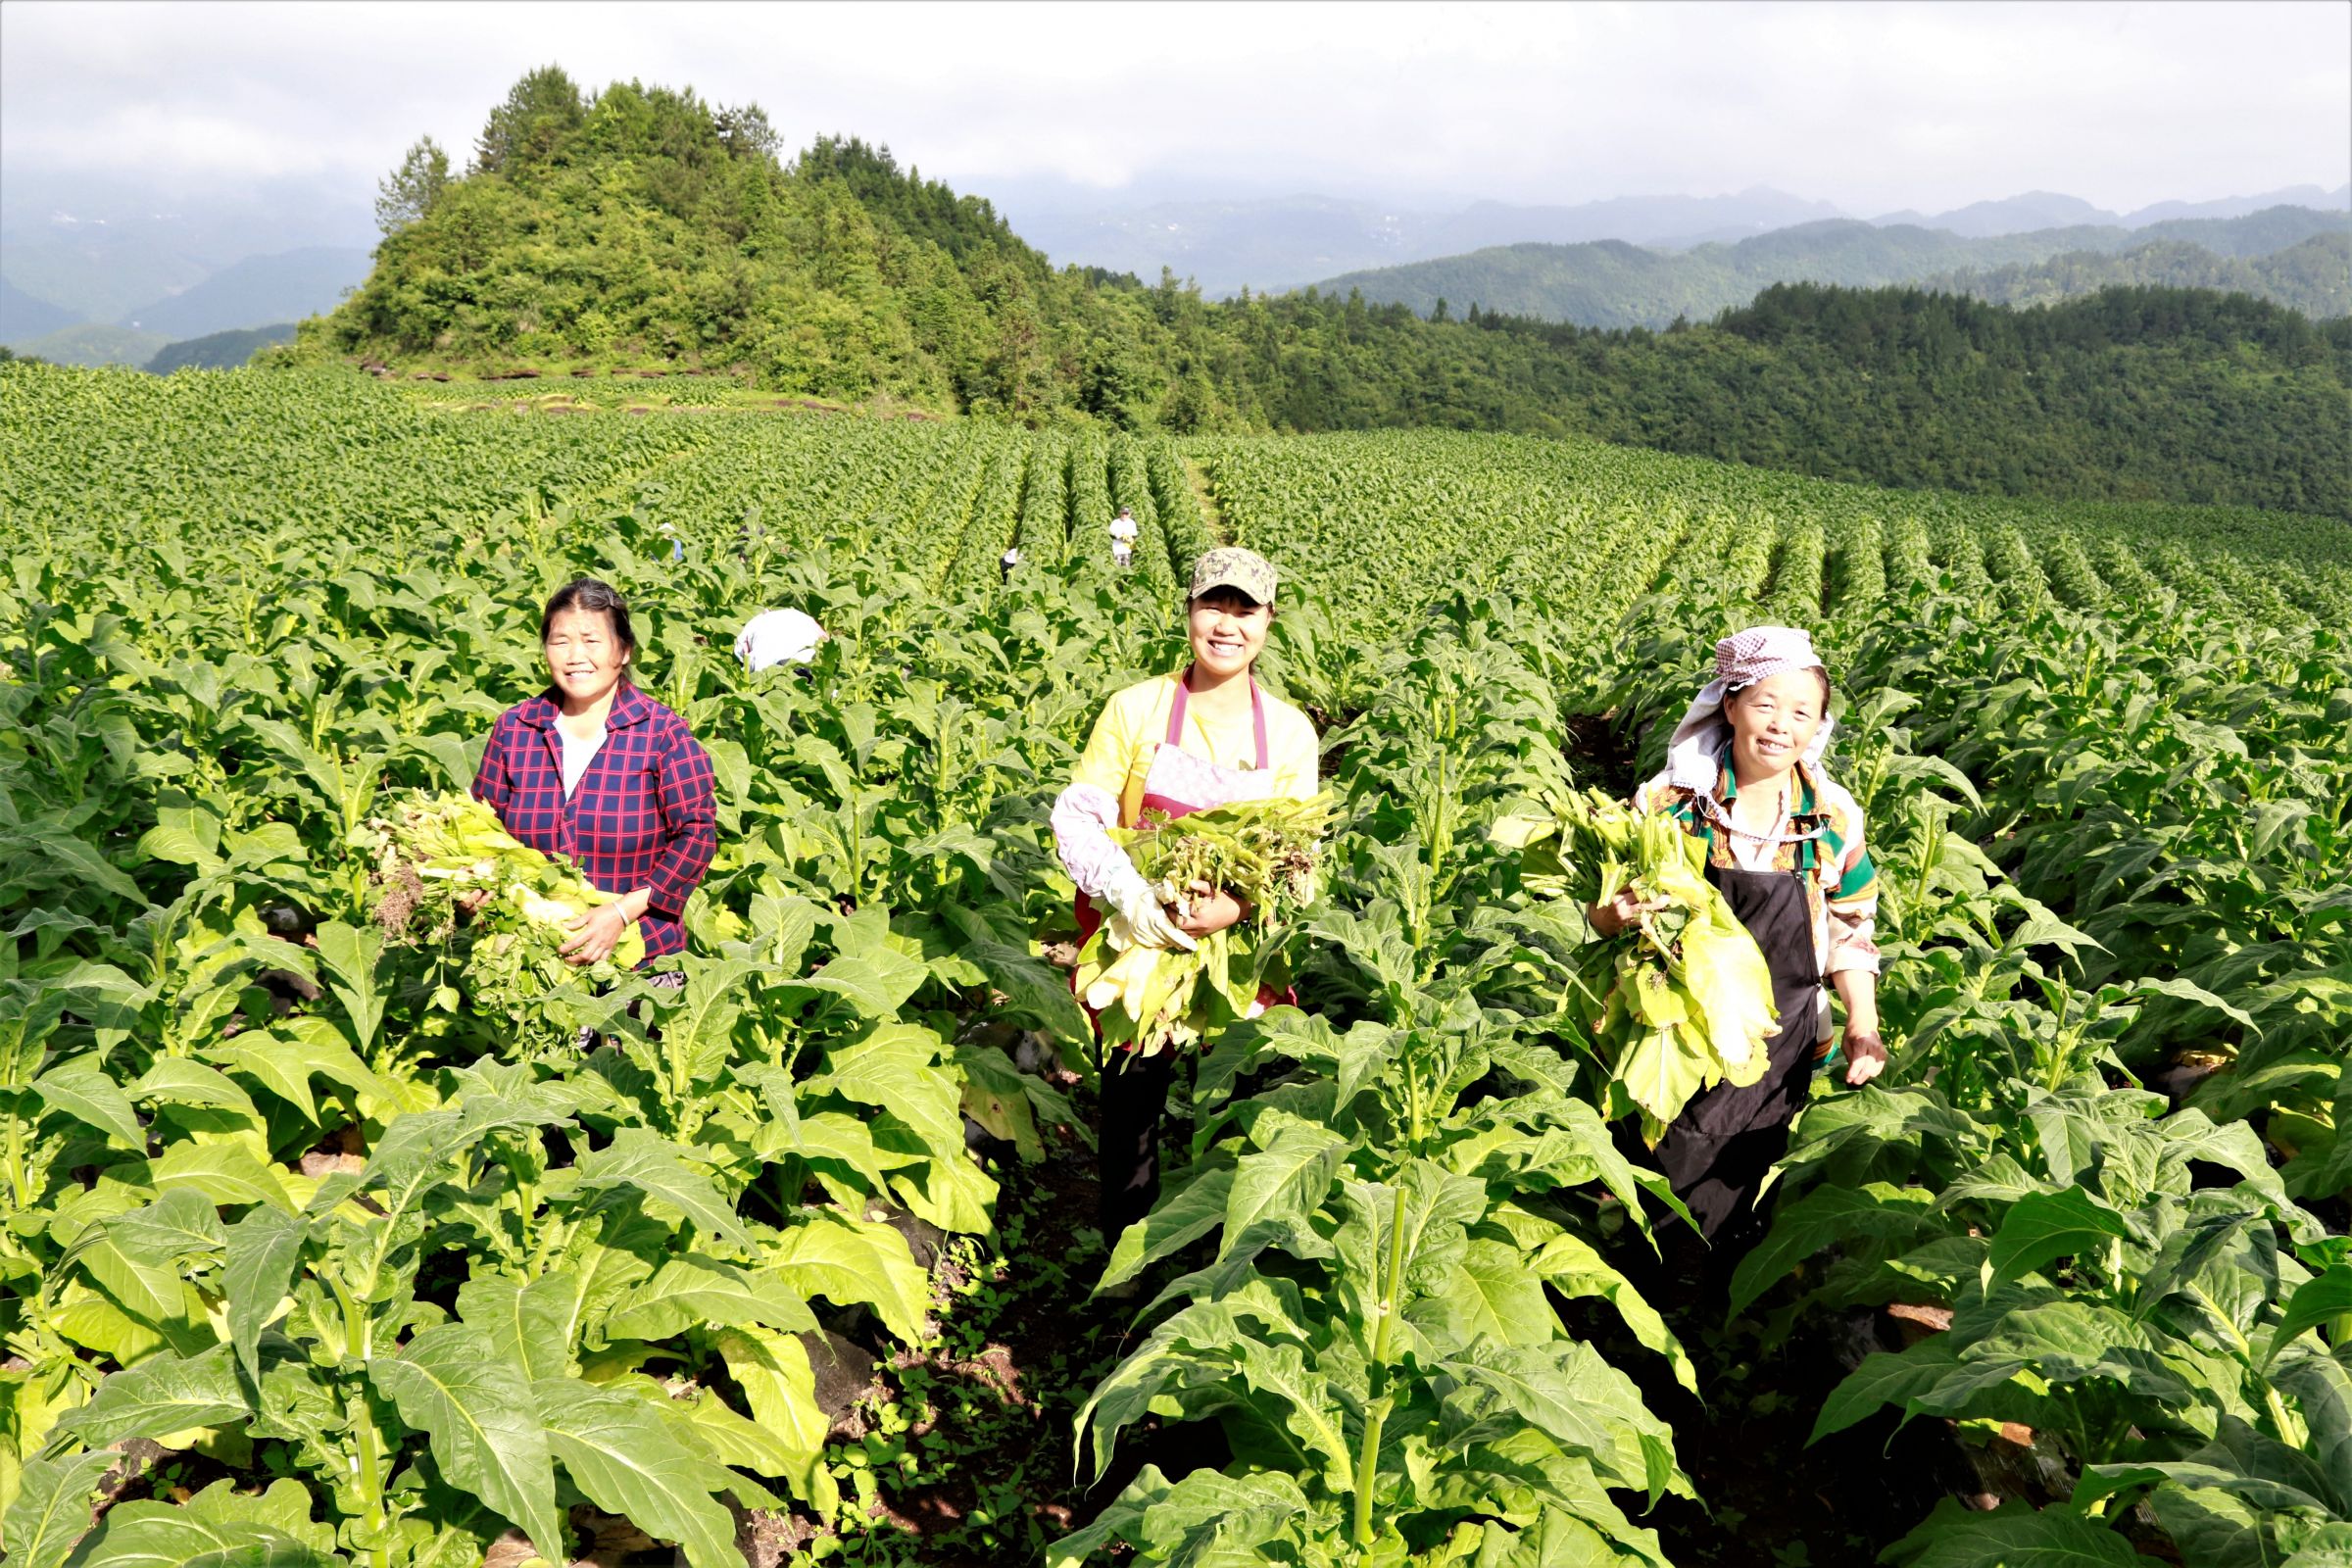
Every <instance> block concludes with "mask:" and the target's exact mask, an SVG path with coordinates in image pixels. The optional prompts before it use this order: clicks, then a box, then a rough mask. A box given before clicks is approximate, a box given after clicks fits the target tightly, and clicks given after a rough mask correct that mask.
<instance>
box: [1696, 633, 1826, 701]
mask: <svg viewBox="0 0 2352 1568" xmlns="http://www.w3.org/2000/svg"><path fill="white" fill-rule="evenodd" d="M1825 667H1826V666H1825V665H1824V664H1823V663H1822V662H1821V656H1820V655H1819V654H1816V653H1815V652H1814V651H1813V638H1812V636H1811V634H1809V633H1807V632H1805V631H1803V630H1802V629H1800V628H1798V627H1795V626H1750V627H1748V628H1747V630H1745V631H1736V632H1734V633H1732V634H1731V635H1730V636H1729V637H1726V638H1725V639H1724V640H1723V641H1721V642H1719V643H1717V644H1716V645H1715V678H1716V679H1717V680H1719V681H1721V682H1723V685H1724V689H1725V690H1726V691H1735V692H1736V691H1738V690H1740V688H1741V687H1742V686H1753V685H1754V684H1755V683H1756V682H1758V681H1760V680H1769V679H1771V678H1772V677H1773V676H1775V675H1785V674H1787V673H1788V672H1789V670H1792V669H1822V668H1825Z"/></svg>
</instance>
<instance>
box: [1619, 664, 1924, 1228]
mask: <svg viewBox="0 0 2352 1568" xmlns="http://www.w3.org/2000/svg"><path fill="white" fill-rule="evenodd" d="M1831 728H1832V720H1831V718H1830V674H1829V671H1828V669H1827V668H1825V667H1824V666H1823V664H1822V662H1821V660H1820V658H1819V657H1818V656H1817V655H1816V654H1815V653H1814V651H1813V640H1812V638H1811V637H1810V636H1808V635H1807V634H1806V633H1804V632H1803V631H1800V630H1797V629H1795V628H1793V627H1789V626H1751V627H1749V628H1748V629H1747V630H1745V631H1742V632H1738V633H1735V634H1734V635H1732V636H1730V637H1726V638H1724V639H1723V641H1721V642H1719V643H1717V644H1716V645H1715V678H1714V679H1713V680H1712V681H1710V682H1708V683H1707V685H1706V686H1704V687H1703V688H1701V689H1700V691H1699V693H1698V695H1697V696H1696V697H1695V698H1694V699H1692V701H1691V706H1690V709H1689V711H1687V712H1685V713H1684V715H1683V720H1682V722H1681V723H1680V724H1678V725H1677V726H1675V731H1674V739H1673V741H1672V743H1671V745H1670V747H1669V749H1668V751H1667V758H1666V770H1665V771H1664V772H1662V773H1660V774H1659V775H1658V776H1657V777H1655V778H1653V779H1651V780H1650V781H1649V782H1648V783H1646V784H1644V785H1642V788H1641V789H1640V790H1639V791H1637V792H1636V793H1635V796H1634V809H1636V810H1638V811H1646V812H1659V813H1663V814H1665V815H1667V816H1670V817H1672V818H1673V819H1674V820H1675V822H1676V823H1678V824H1679V825H1680V826H1681V827H1682V829H1683V831H1684V832H1686V833H1688V834H1691V835H1692V836H1694V837H1697V838H1700V839H1703V840H1705V841H1706V845H1707V867H1706V875H1707V880H1708V881H1709V882H1711V883H1713V884H1714V885H1715V887H1716V888H1717V889H1718V890H1719V891H1720V892H1721V893H1722V894H1723V897H1724V902H1725V903H1727V904H1728V905H1730V906H1731V909H1732V912H1733V914H1735V915H1737V916H1738V917H1739V919H1740V923H1741V924H1742V925H1744V926H1745V927H1746V928H1747V931H1748V934H1749V935H1751V936H1753V937H1754V938H1755V939H1756V945H1757V947H1758V948H1760V949H1761V950H1762V951H1763V954H1764V960H1765V963H1766V965H1767V966H1768V967H1769V968H1770V969H1771V971H1772V1000H1773V1005H1774V1006H1775V1008H1776V1009H1777V1010H1778V1012H1779V1016H1780V1026H1779V1029H1778V1031H1777V1032H1776V1033H1775V1034H1773V1035H1772V1036H1770V1037H1769V1038H1768V1039H1767V1041H1766V1042H1765V1049H1766V1053H1767V1056H1768V1060H1769V1065H1768V1066H1767V1067H1766V1068H1765V1071H1764V1076H1763V1078H1762V1079H1761V1080H1760V1081H1758V1082H1757V1083H1754V1084H1752V1085H1749V1086H1747V1087H1745V1088H1740V1087H1735V1086H1734V1085H1732V1084H1731V1083H1729V1082H1725V1083H1719V1084H1717V1085H1715V1087H1713V1088H1712V1089H1709V1090H1707V1091H1705V1092H1704V1093H1701V1094H1699V1095H1697V1096H1695V1097H1693V1098H1692V1100H1691V1103H1689V1104H1688V1105H1686V1106H1685V1107H1684V1109H1683V1113H1682V1115H1681V1116H1679V1117H1677V1118H1676V1119H1675V1121H1674V1122H1673V1124H1672V1125H1671V1126H1670V1127H1668V1128H1667V1131H1666V1135H1665V1137H1664V1138H1662V1139H1661V1140H1660V1141H1659V1143H1658V1145H1657V1148H1656V1149H1655V1150H1654V1151H1652V1157H1653V1158H1654V1159H1655V1161H1656V1163H1657V1167H1658V1169H1659V1170H1661V1171H1662V1172H1664V1173H1665V1175H1666V1177H1667V1179H1668V1180H1669V1181H1671V1182H1672V1183H1673V1185H1674V1191H1675V1194H1676V1196H1677V1197H1679V1198H1681V1199H1682V1201H1683V1202H1684V1203H1685V1204H1686V1205H1687V1206H1688V1207H1689V1208H1690V1210H1691V1217H1692V1218H1693V1219H1695V1220H1697V1221H1698V1225H1699V1229H1700V1231H1701V1233H1702V1234H1704V1235H1705V1236H1706V1238H1707V1240H1708V1241H1709V1242H1710V1243H1711V1244H1713V1247H1714V1249H1715V1252H1714V1254H1713V1259H1712V1261H1711V1263H1710V1270H1711V1271H1713V1272H1717V1273H1720V1272H1721V1271H1722V1270H1723V1269H1725V1268H1727V1267H1728V1266H1729V1265H1730V1264H1731V1263H1733V1262H1736V1261H1737V1260H1738V1255H1739V1253H1740V1251H1741V1250H1744V1248H1745V1246H1746V1244H1747V1243H1749V1242H1751V1241H1752V1240H1753V1239H1754V1237H1755V1235H1756V1234H1757V1233H1758V1232H1759V1231H1760V1230H1761V1227H1762V1220H1761V1216H1759V1215H1758V1214H1757V1213H1756V1208H1755V1204H1756V1198H1757V1194H1758V1193H1759V1192H1760V1191H1761V1189H1762V1187H1763V1183H1764V1177H1765V1174H1766V1173H1767V1172H1769V1171H1770V1170H1771V1169H1772V1166H1773V1163H1774V1161H1776V1160H1778V1159H1779V1158H1780V1157H1781V1155H1782V1154H1783V1153H1784V1152H1786V1151H1787V1149H1788V1145H1789V1122H1790V1121H1791V1120H1792V1119H1793V1118H1794V1117H1795V1115H1796V1112H1797V1110H1798V1109H1799V1108H1800V1107H1802V1106H1803V1104H1804V1103H1805V1095H1806V1089H1807V1086H1808V1085H1809V1084H1810V1083H1811V1081H1812V1078H1813V1073H1814V1071H1815V1068H1816V1065H1817V1064H1818V1063H1820V1062H1822V1061H1824V1060H1825V1059H1827V1058H1828V1057H1829V1056H1830V1054H1831V1043H1832V1033H1833V1031H1832V1029H1831V1015H1830V1008H1829V1005H1828V998H1827V996H1826V995H1825V991H1824V987H1825V985H1826V986H1828V987H1832V988H1835V989H1836V991H1837V993H1838V996H1839V997H1840V998H1841V999H1843V1001H1844V1003H1845V1028H1844V1033H1843V1041H1842V1045H1843V1052H1844V1057H1845V1081H1846V1082H1847V1083H1848V1084H1855V1085H1859V1084H1866V1083H1868V1082H1870V1080H1871V1079H1873V1078H1875V1077H1877V1076H1878V1075H1879V1073H1880V1071H1881V1070H1882V1069H1883V1068H1885V1066H1886V1065H1887V1048H1886V1046H1885V1045H1884V1044H1883V1043H1882V1042H1881V1040H1880V1038H1879V1005H1878V974H1879V950H1878V947H1877V944H1876V943H1875V942H1874V940H1873V927H1874V924H1875V921H1876V918H1877V912H1878V895H1879V886H1878V873H1877V871H1876V870H1875V869H1874V868H1873V867H1872V865H1871V860H1870V853H1869V851H1868V850H1867V849H1865V848H1864V846H1863V842H1862V812H1861V809H1860V808H1859V807H1857V806H1856V805H1855V804H1854V798H1853V797H1852V796H1851V795H1849V794H1847V793H1846V792H1845V791H1844V790H1843V789H1840V788H1839V787H1838V785H1837V784H1835V783H1833V782H1831V780H1830V778H1829V776H1828V775H1827V774H1826V773H1824V772H1823V771H1822V767H1821V758H1822V753H1823V752H1824V751H1825V750H1826V749H1827V747H1828V745H1829V740H1830V731H1831ZM1662 907H1664V906H1663V904H1661V903H1643V902H1642V901H1641V900H1640V899H1639V898H1638V896H1637V895H1635V894H1634V893H1632V892H1631V891H1628V892H1626V893H1621V894H1619V895H1618V896H1617V897H1616V898H1615V899H1613V900H1611V901H1610V902H1609V903H1606V904H1601V905H1595V906H1594V907H1593V908H1592V909H1591V910H1590V911H1589V913H1590V915H1591V918H1592V922H1593V929H1594V930H1595V931H1597V932H1599V933H1600V935H1601V936H1603V937H1611V936H1615V935H1616V934H1617V933H1618V932H1620V931H1622V930H1623V929H1624V928H1625V927H1626V926H1628V925H1630V924H1632V923H1633V922H1635V921H1637V920H1639V919H1640V918H1641V917H1642V916H1643V915H1644V914H1650V913H1655V912H1656V911H1657V910H1658V909H1660V908H1662Z"/></svg>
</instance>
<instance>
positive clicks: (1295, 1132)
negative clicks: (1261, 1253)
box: [1218, 1110, 1348, 1256]
mask: <svg viewBox="0 0 2352 1568" xmlns="http://www.w3.org/2000/svg"><path fill="white" fill-rule="evenodd" d="M1250 1142H1251V1143H1252V1144H1253V1145H1255V1146H1256V1147H1255V1149H1254V1150H1252V1151H1251V1152H1248V1153H1245V1154H1243V1155H1242V1157H1241V1159H1240V1161H1239V1162H1238V1163H1237V1164H1236V1165H1235V1167H1234V1172H1233V1185H1232V1187H1231V1188H1230V1189H1229V1190H1228V1191H1227V1193H1226V1195H1225V1234H1224V1238H1223V1240H1222V1241H1221V1242H1220V1244H1219V1246H1218V1255H1219V1256H1223V1255H1224V1253H1225V1251H1226V1250H1228V1249H1230V1248H1231V1247H1233V1246H1234V1245H1235V1244H1236V1243H1237V1242H1239V1241H1240V1239H1241V1237H1242V1233H1243V1232H1245V1231H1247V1230H1248V1229H1249V1228H1250V1226H1251V1225H1254V1224H1256V1223H1257V1222H1258V1221H1259V1220H1261V1219H1272V1220H1280V1221H1286V1222H1288V1223H1289V1224H1291V1225H1294V1226H1296V1227H1298V1228H1299V1229H1300V1230H1305V1229H1307V1221H1308V1219H1309V1217H1310V1216H1312V1215H1313V1214H1314V1213H1315V1211H1316V1210H1317V1209H1318V1208H1320V1207H1321V1206H1322V1204H1323V1200H1324V1199H1325V1198H1326V1197H1327V1196H1329V1194H1330V1192H1331V1184H1332V1179H1333V1178H1334V1177H1335V1176H1337V1175H1338V1174H1339V1169H1340V1161H1341V1160H1342V1159H1343V1158H1344V1157H1345V1156H1346V1154H1347V1152H1348V1140H1346V1139H1345V1138H1342V1137H1341V1136H1340V1135H1339V1134H1338V1133H1335V1132H1333V1131H1332V1130H1331V1129H1330V1128H1328V1127H1319V1126H1316V1125H1315V1124H1314V1123H1313V1122H1310V1121H1306V1120H1303V1119H1301V1118H1299V1117H1298V1116H1294V1115H1291V1114H1289V1113H1288V1112H1286V1111H1280V1110H1269V1111H1267V1112H1265V1113H1264V1114H1262V1115H1260V1116H1259V1117H1258V1118H1257V1119H1256V1121H1255V1122H1253V1123H1252V1124H1251V1125H1250Z"/></svg>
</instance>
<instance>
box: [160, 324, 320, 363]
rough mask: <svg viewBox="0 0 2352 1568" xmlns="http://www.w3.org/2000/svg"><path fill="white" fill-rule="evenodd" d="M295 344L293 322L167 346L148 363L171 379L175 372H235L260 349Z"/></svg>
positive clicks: (215, 333) (224, 333) (244, 329)
mask: <svg viewBox="0 0 2352 1568" xmlns="http://www.w3.org/2000/svg"><path fill="white" fill-rule="evenodd" d="M293 341H294V323H293V322H292V321H279V322H276V323H275V324H273V325H270V326H246V327H239V328H237V329H236V330H235V331H233V332H214V333H210V334H208V335H207V336H204V337H199V338H190V339H189V340H188V341H187V342H185V343H172V344H168V345H167V346H165V347H164V348H162V349H159V350H157V351H156V355H155V358H153V359H151V360H149V361H148V362H147V368H148V369H150V370H152V371H154V372H155V373H156V374H157V375H170V374H171V373H172V371H173V370H233V369H235V368H237V367H238V366H240V365H243V364H244V363H245V362H246V361H247V360H250V359H252V358H253V356H254V351H255V350H257V349H261V348H265V347H268V346H269V345H270V344H272V343H291V342H293Z"/></svg>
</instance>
